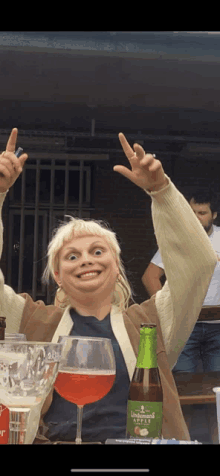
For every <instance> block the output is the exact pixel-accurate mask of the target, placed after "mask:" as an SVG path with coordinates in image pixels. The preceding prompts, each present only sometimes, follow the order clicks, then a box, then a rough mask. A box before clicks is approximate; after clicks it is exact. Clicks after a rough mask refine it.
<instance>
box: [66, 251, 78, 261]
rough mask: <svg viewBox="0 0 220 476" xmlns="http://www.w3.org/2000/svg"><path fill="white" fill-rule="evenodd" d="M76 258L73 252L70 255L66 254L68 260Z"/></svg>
mask: <svg viewBox="0 0 220 476" xmlns="http://www.w3.org/2000/svg"><path fill="white" fill-rule="evenodd" d="M76 258H77V256H76V255H74V254H73V253H71V255H69V256H68V260H71V261H73V260H75V259H76Z"/></svg>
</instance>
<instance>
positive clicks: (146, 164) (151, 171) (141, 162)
mask: <svg viewBox="0 0 220 476" xmlns="http://www.w3.org/2000/svg"><path fill="white" fill-rule="evenodd" d="M119 140H120V142H121V145H122V148H123V150H124V152H125V155H126V157H127V158H128V160H129V162H130V165H131V170H130V169H128V168H127V167H124V166H123V165H115V166H114V168H113V170H114V171H115V172H119V173H120V174H122V175H124V177H126V178H128V179H129V180H131V182H133V183H135V184H136V185H137V186H138V187H141V188H143V189H144V190H148V191H151V192H155V191H158V190H160V189H161V188H163V187H165V185H167V183H168V180H167V178H166V176H165V173H164V170H163V167H162V164H161V162H160V161H159V160H157V159H155V157H154V156H153V155H152V154H145V151H144V149H143V148H142V147H141V145H139V144H134V147H133V149H132V148H131V147H130V145H129V143H128V141H127V140H126V138H125V136H124V134H122V133H120V134H119Z"/></svg>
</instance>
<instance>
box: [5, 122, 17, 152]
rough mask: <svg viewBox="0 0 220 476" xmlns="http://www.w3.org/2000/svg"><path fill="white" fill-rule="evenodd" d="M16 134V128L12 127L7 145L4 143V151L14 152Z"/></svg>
mask: <svg viewBox="0 0 220 476" xmlns="http://www.w3.org/2000/svg"><path fill="white" fill-rule="evenodd" d="M17 136H18V129H17V128H16V127H15V128H14V129H12V131H11V134H10V136H9V139H8V142H7V145H6V151H7V152H14V151H15V148H16V142H17Z"/></svg>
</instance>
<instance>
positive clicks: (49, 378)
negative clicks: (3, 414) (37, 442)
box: [0, 340, 62, 444]
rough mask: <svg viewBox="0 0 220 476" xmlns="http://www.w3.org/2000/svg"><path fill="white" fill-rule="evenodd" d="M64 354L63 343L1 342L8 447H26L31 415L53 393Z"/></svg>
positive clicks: (0, 383) (0, 387) (0, 393)
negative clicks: (21, 445) (14, 445)
mask: <svg viewBox="0 0 220 476" xmlns="http://www.w3.org/2000/svg"><path fill="white" fill-rule="evenodd" d="M61 354H62V344H60V343H59V344H52V343H51V342H28V341H26V342H25V341H23V342H22V341H14V342H13V341H11V340H8V341H7V340H6V341H0V402H1V403H2V404H3V405H5V406H6V407H7V408H8V409H9V444H24V442H25V436H26V432H27V428H28V421H29V416H30V411H31V409H33V408H35V407H37V406H39V405H40V404H41V403H43V401H44V400H45V398H46V397H47V395H48V393H49V392H50V390H51V387H52V385H53V383H54V381H55V379H56V376H57V372H58V366H59V362H60V359H61ZM34 437H35V435H34ZM34 437H33V439H34Z"/></svg>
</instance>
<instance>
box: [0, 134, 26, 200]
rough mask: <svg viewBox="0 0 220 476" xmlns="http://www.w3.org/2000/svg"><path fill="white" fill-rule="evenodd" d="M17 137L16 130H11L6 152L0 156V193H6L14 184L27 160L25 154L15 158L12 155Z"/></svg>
mask: <svg viewBox="0 0 220 476" xmlns="http://www.w3.org/2000/svg"><path fill="white" fill-rule="evenodd" d="M17 135H18V130H17V129H16V128H15V129H12V131H11V134H10V136H9V139H8V142H7V145H6V151H5V152H2V154H1V155H0V193H3V192H6V191H7V190H8V189H9V188H10V187H11V186H12V185H13V184H14V182H15V181H16V180H17V178H18V177H19V175H20V173H21V172H22V170H23V166H24V163H25V161H26V160H27V158H28V155H27V154H22V155H21V156H20V157H16V155H15V154H14V152H15V148H16V142H17Z"/></svg>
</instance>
